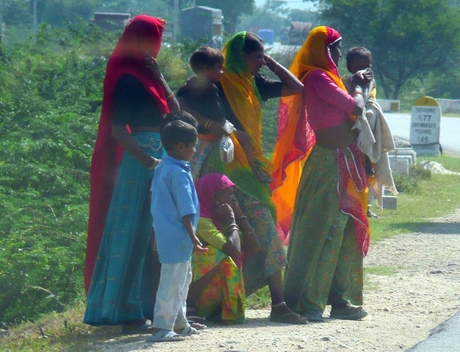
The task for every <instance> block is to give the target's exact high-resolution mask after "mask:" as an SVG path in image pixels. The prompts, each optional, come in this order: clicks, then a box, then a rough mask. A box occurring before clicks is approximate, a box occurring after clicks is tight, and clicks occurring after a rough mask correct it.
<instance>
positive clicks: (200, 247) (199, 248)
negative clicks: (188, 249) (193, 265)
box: [193, 236, 208, 252]
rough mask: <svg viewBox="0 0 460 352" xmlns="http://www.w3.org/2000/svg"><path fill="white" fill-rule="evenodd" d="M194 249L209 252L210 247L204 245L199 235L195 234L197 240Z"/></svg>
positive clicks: (194, 242)
mask: <svg viewBox="0 0 460 352" xmlns="http://www.w3.org/2000/svg"><path fill="white" fill-rule="evenodd" d="M193 251H197V252H207V251H208V248H207V247H204V246H203V244H202V243H201V242H200V240H199V239H198V237H196V236H195V240H194V241H193Z"/></svg>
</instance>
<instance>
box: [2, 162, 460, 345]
mask: <svg viewBox="0 0 460 352" xmlns="http://www.w3.org/2000/svg"><path fill="white" fill-rule="evenodd" d="M427 159H428V160H434V161H437V162H439V163H441V164H442V165H444V167H445V168H446V169H448V170H452V171H456V172H460V158H454V157H450V156H445V155H444V156H441V157H436V158H433V157H431V158H428V157H423V158H421V157H419V158H417V161H418V162H419V161H421V160H427ZM459 181H460V176H458V175H432V176H431V178H429V179H426V180H421V181H419V182H418V187H416V188H414V190H413V193H410V194H405V193H400V194H399V195H398V198H397V202H398V203H397V209H396V210H388V209H383V210H379V209H377V207H375V206H374V209H373V210H374V211H375V212H376V213H377V214H378V215H379V216H380V218H378V219H370V224H371V229H372V235H371V245H374V244H376V243H377V242H378V241H380V240H382V239H384V238H388V237H391V236H394V235H397V234H401V233H407V232H413V231H419V230H420V229H421V228H422V227H423V226H424V225H425V224H426V223H427V222H429V219H430V218H434V217H439V216H442V215H445V214H448V213H451V212H453V211H454V210H455V209H458V208H460V187H458V184H459ZM397 271H398V268H396V267H367V268H365V273H366V274H372V275H394V274H396V273H397ZM366 281H367V280H366ZM367 289H372V287H367ZM269 304H270V297H269V292H268V289H267V288H264V289H262V290H259V291H258V292H257V293H255V294H253V295H251V296H250V297H248V299H247V307H248V308H254V309H257V308H262V307H266V306H268V305H269ZM83 313H84V303H83V302H78V303H77V304H76V305H75V306H74V307H72V308H71V309H69V310H68V311H65V312H63V313H60V314H58V313H52V314H48V315H46V316H44V317H43V318H41V319H40V320H37V321H36V322H33V323H32V322H29V323H25V324H22V325H19V326H17V327H14V328H11V329H10V334H9V336H8V337H4V338H2V339H1V341H0V345H1V346H0V351H88V350H90V347H89V346H91V345H92V344H94V343H97V342H101V341H105V340H107V339H111V338H116V339H124V338H129V337H124V336H122V335H120V334H119V331H120V328H119V327H98V328H95V327H90V326H87V325H84V324H83V323H82V322H81V321H82V318H83ZM96 349H97V348H94V350H96Z"/></svg>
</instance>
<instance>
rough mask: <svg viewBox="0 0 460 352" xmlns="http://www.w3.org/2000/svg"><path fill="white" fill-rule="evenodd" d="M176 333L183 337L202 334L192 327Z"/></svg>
mask: <svg viewBox="0 0 460 352" xmlns="http://www.w3.org/2000/svg"><path fill="white" fill-rule="evenodd" d="M174 332H175V333H177V334H179V335H181V336H192V335H197V334H199V333H200V332H199V331H198V330H197V329H195V328H194V327H192V326H186V327H185V328H183V329H182V331H181V332H179V331H177V330H175V331H174Z"/></svg>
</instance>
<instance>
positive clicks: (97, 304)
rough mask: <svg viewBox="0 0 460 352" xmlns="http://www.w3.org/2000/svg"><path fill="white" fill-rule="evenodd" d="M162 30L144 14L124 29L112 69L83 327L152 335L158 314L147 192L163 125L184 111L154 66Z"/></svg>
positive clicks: (95, 182)
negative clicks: (169, 115)
mask: <svg viewBox="0 0 460 352" xmlns="http://www.w3.org/2000/svg"><path fill="white" fill-rule="evenodd" d="M164 28H165V21H164V20H162V19H159V18H154V17H151V16H146V15H139V16H136V17H134V18H133V19H132V20H131V21H130V23H129V24H128V25H127V26H126V28H125V30H124V32H123V34H122V36H121V38H120V40H119V41H118V44H117V45H116V47H115V49H114V51H113V53H112V55H111V57H110V59H109V61H108V64H107V71H106V77H105V80H104V98H103V103H102V112H101V119H100V122H99V130H98V136H97V140H96V145H95V148H94V153H93V158H92V163H91V194H90V214H89V224H88V239H87V250H86V262H85V289H86V291H87V307H86V312H85V317H84V322H85V323H86V324H90V325H96V326H97V325H123V330H122V331H123V332H125V333H136V332H147V330H148V329H149V327H150V325H151V322H149V321H148V320H147V319H146V318H148V317H151V316H152V314H153V305H154V292H155V289H154V287H153V283H154V269H155V264H154V257H153V250H152V246H151V243H152V241H151V235H152V217H151V215H150V207H149V204H150V203H149V189H150V185H151V181H152V176H153V169H154V168H155V166H156V165H157V164H158V162H159V158H161V157H162V156H163V147H162V144H161V139H160V135H159V128H160V124H161V121H162V119H163V116H164V114H166V113H168V112H170V111H177V110H178V109H179V105H178V103H177V100H176V99H175V97H174V94H173V93H172V92H171V90H170V89H169V87H168V85H167V83H166V82H165V80H164V77H163V75H162V74H161V72H160V69H159V67H158V63H157V61H156V57H157V55H158V53H159V51H160V45H161V38H162V35H163V31H164ZM157 266H159V264H158V263H157ZM157 269H158V268H157Z"/></svg>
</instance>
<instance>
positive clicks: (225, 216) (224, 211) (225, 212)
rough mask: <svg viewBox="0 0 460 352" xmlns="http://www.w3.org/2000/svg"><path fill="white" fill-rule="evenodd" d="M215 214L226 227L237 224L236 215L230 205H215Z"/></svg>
mask: <svg viewBox="0 0 460 352" xmlns="http://www.w3.org/2000/svg"><path fill="white" fill-rule="evenodd" d="M214 213H215V214H216V215H217V217H218V218H219V220H220V221H221V223H222V224H224V225H228V224H232V223H235V213H234V212H233V209H232V207H231V206H230V204H228V203H218V202H216V203H215V205H214Z"/></svg>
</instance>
